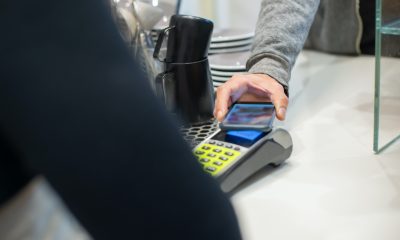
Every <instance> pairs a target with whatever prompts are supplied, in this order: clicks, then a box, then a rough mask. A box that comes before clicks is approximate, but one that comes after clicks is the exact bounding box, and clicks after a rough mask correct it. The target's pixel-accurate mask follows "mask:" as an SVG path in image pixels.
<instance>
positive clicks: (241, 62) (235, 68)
mask: <svg viewBox="0 0 400 240" xmlns="http://www.w3.org/2000/svg"><path fill="white" fill-rule="evenodd" d="M249 57H250V51H245V52H237V53H223V54H215V55H211V56H209V57H208V60H209V62H210V70H211V78H212V80H213V85H214V88H216V87H219V86H221V85H222V84H224V83H225V82H226V81H228V80H229V79H230V78H231V77H232V76H233V75H235V74H243V73H245V72H246V61H247V59H248V58H249Z"/></svg>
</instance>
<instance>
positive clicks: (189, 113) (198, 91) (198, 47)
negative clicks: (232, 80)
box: [153, 15, 214, 124]
mask: <svg viewBox="0 0 400 240" xmlns="http://www.w3.org/2000/svg"><path fill="white" fill-rule="evenodd" d="M212 30H213V23H212V22H211V21H209V20H207V19H204V18H200V17H194V16H188V15H174V16H172V17H171V20H170V24H169V27H167V28H166V29H164V30H163V31H161V33H160V35H159V37H158V40H157V44H156V47H155V50H154V54H153V56H154V58H157V59H159V60H160V61H162V62H164V72H162V73H160V74H159V75H158V76H157V77H156V80H155V85H156V94H157V96H158V97H159V98H160V99H161V101H162V102H163V103H164V104H165V105H166V107H167V109H168V110H169V111H170V112H172V113H174V114H176V115H178V117H179V118H180V119H181V120H183V122H184V123H185V124H198V123H203V122H207V121H209V120H210V119H211V118H212V117H213V114H212V113H213V109H214V88H213V85H212V79H211V73H210V69H209V63H208V58H207V56H208V48H209V45H210V41H211V34H212ZM166 35H168V40H167V51H166V56H165V59H160V58H159V52H160V48H161V45H162V43H163V41H164V38H165V37H166Z"/></svg>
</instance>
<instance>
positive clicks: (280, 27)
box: [247, 0, 319, 87]
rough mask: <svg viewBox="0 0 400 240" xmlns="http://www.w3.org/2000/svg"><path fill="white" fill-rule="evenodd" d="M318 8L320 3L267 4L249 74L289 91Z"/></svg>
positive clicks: (273, 0) (275, 0)
mask: <svg viewBox="0 0 400 240" xmlns="http://www.w3.org/2000/svg"><path fill="white" fill-rule="evenodd" d="M318 5H319V0H291V1H285V0H263V1H262V3H261V10H260V13H259V18H258V22H257V26H256V34H255V39H254V43H253V47H252V54H251V57H250V58H249V60H248V61H247V69H248V71H249V72H250V73H264V74H268V75H269V76H271V77H273V78H274V79H276V80H277V81H278V82H279V83H281V84H282V85H283V86H284V87H288V82H289V79H290V72H291V70H292V67H293V65H294V63H295V61H296V57H297V55H298V54H299V52H300V50H301V49H302V48H303V45H304V42H305V39H306V37H307V34H308V31H309V29H310V26H311V24H312V21H313V19H314V15H315V12H316V10H317V8H318Z"/></svg>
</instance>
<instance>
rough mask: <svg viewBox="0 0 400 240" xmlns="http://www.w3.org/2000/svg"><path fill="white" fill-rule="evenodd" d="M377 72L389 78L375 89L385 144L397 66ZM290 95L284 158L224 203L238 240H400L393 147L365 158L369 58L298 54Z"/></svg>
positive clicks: (399, 160)
mask: <svg viewBox="0 0 400 240" xmlns="http://www.w3.org/2000/svg"><path fill="white" fill-rule="evenodd" d="M384 66H391V67H389V68H387V69H386V71H385V76H386V75H392V78H391V80H390V81H386V82H385V81H384V82H383V85H382V92H383V95H384V96H385V98H384V100H383V106H384V109H383V113H384V117H383V119H382V123H383V125H382V130H383V134H382V136H383V139H384V141H387V140H389V139H390V138H393V137H395V136H396V135H398V134H400V78H399V77H398V76H399V73H400V59H388V60H387V61H386V62H384ZM396 74H397V77H396ZM290 91H291V92H290V94H291V98H290V105H289V109H288V115H287V120H286V121H285V122H284V123H283V124H280V125H283V127H284V128H286V129H287V130H289V132H290V133H291V135H292V138H293V143H294V149H293V153H292V156H291V157H290V158H289V159H288V160H287V162H286V163H285V164H284V165H283V166H281V167H279V168H277V169H274V170H272V171H271V170H270V169H267V170H265V171H264V170H263V171H262V172H260V173H259V174H257V175H256V176H254V177H253V178H252V179H250V181H248V182H246V183H245V186H244V187H243V188H241V190H239V191H238V192H237V193H236V194H235V195H234V196H233V197H232V202H233V204H234V206H235V208H236V211H237V215H238V217H239V221H240V224H241V227H242V232H243V236H244V239H245V240H268V239H272V240H286V239H287V240H289V239H290V240H293V239H307V240H313V239H315V240H377V239H384V240H398V239H400V142H399V141H398V142H397V143H395V145H393V146H391V147H390V148H389V149H387V150H386V151H384V152H383V153H381V154H379V155H375V154H374V153H373V151H372V136H373V100H374V98H373V93H374V58H373V57H371V56H362V57H343V56H340V57H339V56H334V55H327V54H321V53H316V52H310V51H305V52H303V53H301V55H300V57H299V59H298V62H297V64H296V67H295V69H294V71H293V75H292V80H291V90H290ZM385 107H386V108H385Z"/></svg>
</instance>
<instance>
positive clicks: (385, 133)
mask: <svg viewBox="0 0 400 240" xmlns="http://www.w3.org/2000/svg"><path fill="white" fill-rule="evenodd" d="M376 7H377V9H376V14H377V15H376V27H377V31H376V33H377V34H376V54H375V55H376V66H375V118H374V120H375V122H374V151H375V152H376V153H379V152H381V151H383V150H384V149H386V148H387V147H389V146H391V145H392V144H394V143H396V144H399V143H400V78H399V75H400V67H399V66H400V1H398V0H382V1H381V0H377V2H376Z"/></svg>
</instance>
